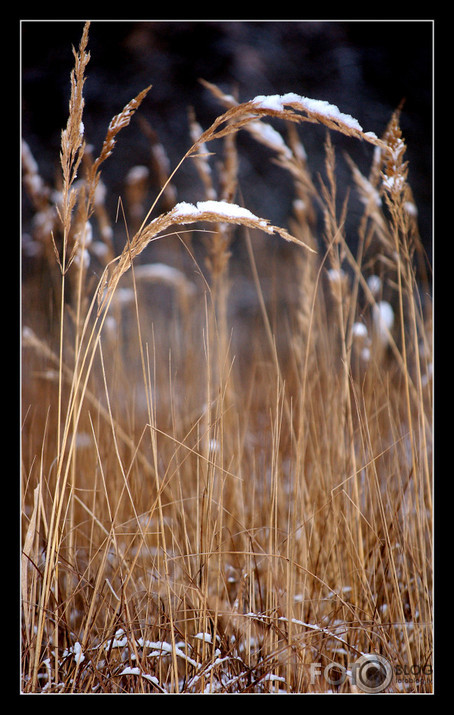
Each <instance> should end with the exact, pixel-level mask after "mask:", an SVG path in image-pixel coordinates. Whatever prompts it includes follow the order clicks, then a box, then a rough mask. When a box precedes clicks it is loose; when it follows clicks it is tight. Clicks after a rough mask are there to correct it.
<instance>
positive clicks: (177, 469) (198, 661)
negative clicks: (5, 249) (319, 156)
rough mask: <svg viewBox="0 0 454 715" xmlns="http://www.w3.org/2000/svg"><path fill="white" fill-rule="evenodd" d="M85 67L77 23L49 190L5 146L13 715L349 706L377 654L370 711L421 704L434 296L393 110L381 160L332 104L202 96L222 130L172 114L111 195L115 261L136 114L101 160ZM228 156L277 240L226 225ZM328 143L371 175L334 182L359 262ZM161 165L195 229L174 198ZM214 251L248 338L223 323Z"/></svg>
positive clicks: (235, 206)
mask: <svg viewBox="0 0 454 715" xmlns="http://www.w3.org/2000/svg"><path fill="white" fill-rule="evenodd" d="M88 47H89V23H87V24H86V25H85V27H84V30H83V35H82V38H81V41H80V46H79V48H78V49H77V50H75V51H74V70H73V73H72V76H71V99H70V106H69V115H68V122H67V126H66V128H65V129H64V131H63V132H62V135H61V153H60V167H61V176H60V180H59V183H58V185H56V186H55V187H49V186H48V185H46V183H45V182H44V181H43V179H42V178H41V176H40V170H39V157H33V155H32V153H31V151H30V148H29V147H28V146H27V144H25V143H24V145H23V155H22V158H23V186H24V193H26V195H27V197H28V199H29V201H30V202H31V204H32V206H33V210H34V219H33V233H32V237H31V238H32V242H33V247H34V249H35V252H36V255H37V256H38V258H37V261H38V264H39V270H38V271H36V272H35V274H34V275H33V277H32V278H29V279H28V280H25V279H24V282H23V287H22V415H21V424H22V489H21V503H22V504H21V505H22V558H21V565H22V570H21V588H22V622H21V625H22V646H21V659H22V671H21V686H20V687H21V691H22V692H23V693H49V694H50V693H60V694H67V693H77V694H80V693H86V694H137V693H150V694H163V693H167V694H176V693H179V694H198V693H205V694H211V693H216V694H260V693H270V694H271V693H274V694H276V693H282V694H283V693H289V694H290V693H292V694H295V693H324V692H335V693H355V692H364V689H363V688H362V687H361V686H364V682H358V679H357V678H356V679H355V677H352V672H354V670H352V664H354V663H356V662H358V660H359V659H360V658H362V657H364V656H365V655H368V654H378V655H380V656H381V657H383V658H385V659H386V661H387V662H388V663H389V664H390V665H391V667H392V678H391V680H390V682H389V684H387V687H386V689H385V692H391V693H402V694H405V693H414V692H416V693H421V692H422V693H427V692H431V691H432V677H431V673H432V670H431V666H432V621H433V613H432V555H433V554H432V402H431V397H432V380H431V376H432V305H431V298H430V295H431V273H430V266H429V265H428V261H427V260H426V258H425V254H424V249H423V244H422V241H421V239H420V236H419V234H418V227H417V210H416V207H415V204H414V201H413V197H412V193H411V188H410V185H409V182H408V174H409V170H410V175H411V167H408V165H407V163H406V159H405V151H406V144H405V137H403V136H402V134H401V130H400V126H399V119H400V113H401V110H400V108H397V109H396V112H395V113H394V114H393V116H392V117H390V118H389V124H388V127H387V128H386V131H385V132H384V134H383V136H381V137H380V138H379V137H377V136H375V134H373V133H371V132H366V131H364V130H363V129H362V128H361V127H360V126H359V124H358V123H357V122H356V120H353V119H352V118H351V117H349V116H348V115H345V114H343V113H342V108H340V110H337V108H336V107H333V106H332V105H329V104H328V103H321V102H318V103H317V102H313V101H310V100H307V99H306V98H304V97H300V96H298V95H292V94H289V95H284V96H281V97H277V96H274V97H258V98H255V99H251V100H250V101H247V102H239V101H237V100H236V99H235V98H234V97H233V96H231V95H226V94H224V93H223V92H221V90H220V89H218V88H217V87H215V86H213V85H209V84H208V83H205V84H206V90H207V92H210V93H211V94H212V95H213V96H215V97H216V98H217V99H218V101H219V116H218V117H217V119H216V120H215V121H214V122H213V123H212V124H211V126H209V127H208V128H207V129H202V128H201V127H200V126H199V125H198V122H197V118H196V109H197V108H194V110H193V111H192V112H191V113H190V114H189V119H188V122H189V128H190V133H191V137H192V139H191V141H192V142H193V143H192V145H191V146H190V148H189V149H188V151H187V153H186V155H185V156H184V157H182V159H181V162H180V164H179V165H178V166H177V167H176V168H175V169H174V171H172V172H171V173H165V172H166V166H165V162H164V159H162V158H161V160H160V162H159V161H158V164H157V171H158V174H159V176H160V181H161V187H162V188H161V192H160V193H159V194H158V195H157V196H156V200H155V201H154V202H153V204H152V205H151V206H150V205H145V204H144V197H145V195H146V188H147V181H148V179H149V177H148V175H147V172H144V171H143V169H141V168H140V167H138V168H137V170H136V171H134V172H130V174H129V175H128V177H125V184H124V185H125V190H124V195H123V196H122V201H121V204H120V205H119V211H118V213H119V218H118V220H119V222H120V223H121V224H123V225H124V247H123V249H122V250H120V251H119V252H118V250H117V249H116V246H115V243H114V242H113V240H112V226H113V223H114V221H115V220H116V217H114V216H109V212H108V210H107V209H106V206H105V201H104V197H105V194H106V191H108V190H109V187H108V186H105V185H104V183H103V176H102V171H103V167H104V163H105V162H107V161H109V162H113V161H115V145H116V142H121V130H122V129H123V128H124V127H126V126H128V125H129V124H131V127H133V126H134V124H135V123H136V122H137V118H139V117H140V113H141V103H142V102H143V100H144V98H145V96H147V95H148V97H147V102H149V104H150V106H151V107H152V95H153V89H152V88H151V89H150V88H144V90H143V92H141V93H140V94H139V95H138V96H137V97H136V98H132V99H131V101H130V102H129V104H128V105H127V106H126V107H124V108H123V109H122V108H121V107H119V114H118V115H116V116H115V117H114V118H113V119H112V121H111V123H110V125H109V126H108V127H107V128H106V138H105V141H104V144H103V146H102V148H101V151H100V153H99V154H98V155H97V156H96V153H93V150H92V149H91V148H90V147H89V145H88V144H86V141H89V138H87V140H86V137H85V134H84V127H83V116H84V114H83V113H84V109H85V107H84V105H85V100H84V93H83V90H84V82H85V79H86V76H87V73H88V75H89V69H87V65H88V62H89V59H90V55H89V50H88ZM91 61H92V62H96V57H94V58H93V59H92V60H91ZM308 123H311V124H318V125H321V126H322V127H324V130H325V132H326V134H324V149H325V166H324V170H323V172H322V173H321V174H320V175H319V176H315V175H313V174H312V172H311V167H310V157H307V156H306V154H305V151H304V148H303V143H304V130H305V127H307V125H308ZM136 128H137V131H138V130H139V129H138V124H136ZM239 132H242V133H244V134H245V135H246V136H247V137H248V140H249V141H251V142H256V143H257V144H258V146H259V147H260V146H261V145H264V147H266V149H267V151H268V152H270V151H271V152H272V155H273V161H275V162H277V163H278V165H279V166H280V167H281V170H282V172H287V173H288V175H289V176H290V177H291V178H292V180H293V186H294V202H293V215H292V216H290V217H289V220H288V225H287V226H286V227H282V226H273V225H272V224H270V223H269V222H268V221H267V219H266V216H257V215H256V214H255V213H254V211H253V210H252V209H248V207H245V206H243V205H242V200H241V187H240V186H239V184H238V162H239V159H240V158H239V156H238V151H237V143H236V138H237V135H238V133H239ZM339 132H340V133H342V134H344V135H346V136H347V137H349V138H350V141H351V142H352V143H354V142H362V143H363V144H364V146H365V151H367V152H368V154H369V156H370V160H369V163H370V170H369V172H368V173H367V175H366V174H364V173H362V172H361V171H360V169H359V168H358V167H357V166H356V165H355V164H354V163H353V162H352V161H351V160H348V161H349V165H350V168H351V187H350V188H349V191H350V192H351V193H356V195H358V196H359V197H360V198H361V201H362V206H363V214H362V216H361V217H360V219H359V221H358V225H357V247H356V249H355V251H354V252H353V251H352V249H351V248H349V245H350V243H349V241H348V238H349V237H348V236H347V233H346V228H345V225H346V217H347V216H348V212H349V205H348V200H346V201H344V202H342V204H341V205H340V206H339V201H338V200H337V191H338V187H337V184H336V160H337V156H336V150H335V146H334V142H333V138H334V137H335V136H336V134H337V133H339ZM161 156H162V155H161ZM264 160H265V159H264ZM266 160H268V159H266ZM183 162H185V163H191V166H192V167H193V170H194V172H195V179H194V180H195V181H198V182H199V185H200V201H199V202H198V203H197V204H192V203H191V204H190V203H186V202H185V201H184V199H183V200H182V201H179V202H178V203H177V202H176V201H175V200H174V198H173V194H172V186H173V183H172V182H173V179H174V177H175V176H176V175H177V174H178V170H179V168H180V166H181V164H182V163H183ZM317 217H319V220H317ZM234 244H235V246H236V245H238V244H239V245H240V246H241V250H242V256H243V257H244V260H243V265H242V271H243V273H247V274H248V275H249V278H250V280H249V285H250V290H252V292H253V294H254V300H255V303H254V305H256V309H255V310H249V311H243V312H241V311H236V312H235V311H233V310H232V305H234V302H235V299H236V293H237V291H238V285H239V283H240V281H241V276H240V274H239V272H238V262H237V261H236V259H235V255H234V250H233V246H234ZM277 245H281V248H282V250H281V251H280V252H277V251H275V250H274V248H273V247H275V246H277ZM151 248H153V249H155V252H154V254H153V255H154V256H155V257H156V256H158V259H155V260H150V259H149V257H147V254H148V252H149V251H150V249H151ZM328 675H329V677H328Z"/></svg>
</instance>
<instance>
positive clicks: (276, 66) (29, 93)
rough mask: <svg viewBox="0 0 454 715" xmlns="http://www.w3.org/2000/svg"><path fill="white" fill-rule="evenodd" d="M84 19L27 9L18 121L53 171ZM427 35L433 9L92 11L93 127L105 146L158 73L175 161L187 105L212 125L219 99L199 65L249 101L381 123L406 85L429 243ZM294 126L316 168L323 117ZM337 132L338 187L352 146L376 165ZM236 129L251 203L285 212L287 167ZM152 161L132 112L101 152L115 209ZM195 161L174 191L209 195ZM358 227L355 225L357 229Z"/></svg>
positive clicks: (277, 219) (158, 98)
mask: <svg viewBox="0 0 454 715" xmlns="http://www.w3.org/2000/svg"><path fill="white" fill-rule="evenodd" d="M82 29H83V21H50V20H43V21H23V22H22V23H21V46H22V47H21V52H22V55H21V62H22V73H21V82H22V97H21V100H22V135H23V137H24V138H25V139H26V141H27V142H28V143H29V145H30V147H31V150H32V152H33V154H34V156H35V158H36V160H37V161H38V164H39V167H40V171H41V173H42V175H43V176H44V177H45V178H46V179H47V180H48V181H49V182H50V183H54V177H55V172H56V171H57V170H58V156H59V142H60V132H61V129H62V128H64V126H65V125H66V120H67V115H68V99H69V75H70V72H71V69H72V68H73V56H72V52H71V46H74V47H76V48H77V47H78V45H79V41H80V37H81V34H82ZM432 45H433V24H432V22H431V21H412V20H404V21H379V20H370V21H353V20H351V21H343V22H338V21H310V20H305V21H304V20H303V21H295V20H292V21H275V20H269V21H262V20H260V21H249V20H248V21H246V20H238V21H217V20H213V21H204V20H191V21H174V22H173V21H152V20H151V21H140V22H130V21H108V20H102V21H93V22H92V24H91V28H90V33H89V44H88V49H89V50H90V53H91V60H90V63H89V65H88V70H87V77H88V79H87V82H86V84H85V101H86V108H85V118H84V124H85V136H86V139H87V141H89V142H90V143H92V144H93V145H94V147H95V155H96V153H97V152H98V151H99V150H100V147H101V144H102V141H103V139H104V136H105V133H106V130H107V126H108V123H109V121H110V119H111V118H112V116H113V115H114V114H117V113H118V112H120V111H121V109H122V108H123V107H124V105H125V104H126V103H127V102H128V101H130V99H132V98H133V97H134V96H135V95H136V94H137V93H138V92H139V91H141V90H142V89H143V88H144V87H145V86H147V85H149V84H152V85H153V87H152V89H151V91H150V93H149V95H148V97H147V98H146V99H145V101H144V103H143V104H142V106H141V108H140V112H141V113H142V114H143V116H144V117H146V119H147V120H148V121H149V123H150V124H151V125H152V127H153V128H154V129H155V130H156V131H157V133H158V135H159V138H160V140H161V142H162V143H163V144H164V146H165V147H166V149H167V152H168V154H169V158H170V162H171V166H172V168H173V167H174V166H175V165H176V163H177V162H178V161H179V159H180V158H181V157H182V156H183V154H184V153H185V151H186V150H187V149H188V148H189V146H190V144H191V141H190V139H189V135H188V128H187V127H188V124H187V108H188V106H192V107H193V108H194V110H195V112H196V115H197V119H198V121H199V122H200V123H201V125H202V127H203V128H204V129H205V128H207V127H208V126H209V124H210V123H211V122H212V121H213V119H214V118H215V117H216V116H217V115H218V114H220V113H221V112H222V111H223V110H222V108H221V107H220V105H219V103H217V102H216V101H215V100H214V99H213V98H212V97H211V96H210V94H209V93H208V91H207V90H206V89H205V88H204V87H203V86H202V85H201V84H200V82H199V78H203V79H206V80H208V81H210V82H213V83H216V84H218V85H219V86H220V87H221V88H222V89H224V90H225V91H227V92H232V91H234V90H235V91H236V92H237V93H238V97H239V99H240V101H245V100H247V99H251V98H253V97H254V96H256V95H258V94H282V93H284V92H289V91H292V92H296V93H298V94H302V95H305V96H309V97H313V98H316V99H324V100H327V101H329V102H331V103H333V104H336V105H337V106H338V107H339V109H340V110H341V111H342V112H346V113H348V114H351V115H352V116H353V117H355V118H356V119H358V121H359V122H360V124H361V125H362V127H363V128H364V130H365V131H373V132H375V133H376V134H377V135H378V136H380V135H381V134H382V133H383V131H384V130H385V128H386V125H387V122H388V120H389V118H390V116H391V114H392V112H393V111H394V110H395V109H396V108H397V106H398V105H399V103H400V102H401V100H402V99H404V100H405V104H404V108H403V113H402V120H401V126H402V130H403V134H404V138H405V140H406V143H407V147H408V149H407V154H406V158H407V159H408V160H409V167H410V172H409V181H410V184H411V186H412V189H413V192H414V195H415V201H416V204H417V207H418V211H419V225H420V232H421V237H422V240H423V243H424V245H425V248H426V250H427V252H428V254H429V256H430V255H431V249H432V111H433V99H432V75H433V67H432V55H433V47H432ZM284 131H285V129H284ZM299 132H300V136H301V138H302V141H303V144H304V146H305V148H306V151H307V154H308V157H309V165H310V167H311V168H312V169H313V171H314V175H315V172H316V171H318V169H319V168H320V167H321V162H322V160H323V141H324V137H325V130H324V128H323V127H314V126H312V125H307V124H304V125H303V126H302V127H300V129H299ZM333 139H334V141H335V146H336V149H337V156H338V165H339V177H340V181H339V185H340V187H342V186H343V185H344V184H347V183H349V184H350V183H351V181H350V174H349V170H348V168H347V166H346V164H345V162H343V160H342V153H343V151H347V152H348V153H349V154H350V155H351V156H352V158H353V159H354V160H355V161H356V162H357V163H358V164H359V165H360V167H361V168H362V169H363V170H364V171H366V172H367V170H368V167H369V165H370V161H371V159H372V151H373V149H372V148H371V147H370V146H369V145H366V144H365V143H363V142H358V141H357V140H353V139H349V138H345V137H342V136H340V135H339V136H337V135H336V137H334V136H333ZM238 142H239V147H240V150H241V164H240V185H241V191H242V193H243V196H244V203H245V205H246V206H247V207H248V208H249V209H250V210H252V211H254V212H255V213H257V214H259V215H261V216H263V217H265V218H268V219H270V220H271V221H272V222H273V223H276V224H280V225H283V226H285V225H286V222H287V220H288V216H289V214H290V211H291V202H292V199H293V191H292V186H291V182H290V180H289V177H287V176H286V175H284V174H285V172H283V171H282V170H280V169H279V168H277V167H275V166H273V164H272V163H271V162H270V161H269V158H270V156H271V154H270V153H267V151H266V150H264V149H263V148H261V147H258V145H256V144H255V143H254V142H253V141H252V140H251V139H250V138H248V137H247V136H246V135H245V134H241V133H240V136H239V139H238ZM148 161H149V149H148V141H147V139H146V138H145V136H144V135H143V133H142V132H141V130H140V127H139V123H138V122H137V120H136V119H133V121H132V122H131V125H130V126H129V127H128V128H127V129H126V130H124V131H122V132H121V133H120V135H119V137H118V141H117V145H116V148H115V151H114V154H113V155H112V157H111V158H109V160H108V161H107V162H106V164H105V165H104V166H105V169H104V170H103V177H104V180H105V182H106V183H108V185H109V188H110V190H111V193H110V197H111V201H112V210H113V211H114V210H115V208H114V207H115V206H116V203H117V199H118V195H120V194H121V192H122V190H123V186H124V185H123V183H122V182H123V180H124V177H125V175H126V172H127V171H128V169H129V168H130V167H132V166H134V165H135V164H147V163H148ZM192 170H193V167H191V166H188V167H186V166H185V165H183V168H182V169H181V171H180V172H179V173H178V178H177V180H176V186H177V189H178V199H179V200H187V201H195V200H198V199H200V198H201V196H200V193H199V194H198V193H197V192H200V184H198V183H197V182H195V181H194V173H193V171H192ZM202 198H203V197H202ZM351 205H352V214H351V215H352V216H353V217H354V215H355V211H356V210H359V207H358V208H357V209H356V208H355V201H354V198H353V199H352V200H351ZM24 215H26V212H25V214H24ZM353 234H354V231H353V230H352V236H351V241H352V243H354V235H353Z"/></svg>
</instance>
